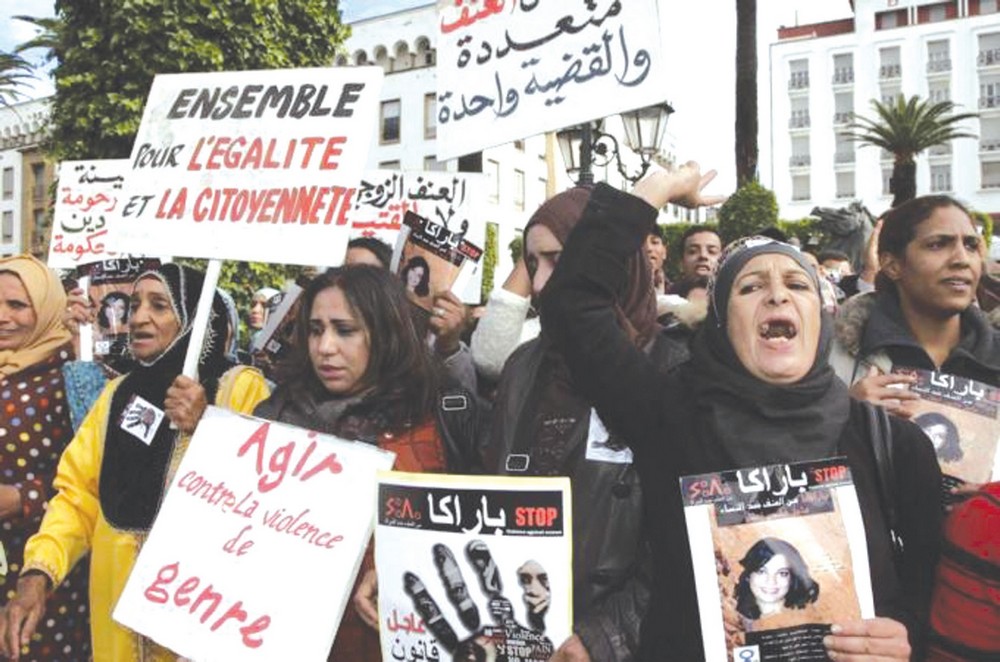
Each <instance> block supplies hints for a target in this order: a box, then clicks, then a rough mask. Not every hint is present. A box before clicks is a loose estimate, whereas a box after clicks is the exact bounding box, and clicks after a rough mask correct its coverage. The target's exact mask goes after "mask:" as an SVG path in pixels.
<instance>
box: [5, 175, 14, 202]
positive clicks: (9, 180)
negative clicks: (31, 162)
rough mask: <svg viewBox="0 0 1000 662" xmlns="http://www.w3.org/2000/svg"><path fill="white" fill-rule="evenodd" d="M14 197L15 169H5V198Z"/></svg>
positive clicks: (10, 198)
mask: <svg viewBox="0 0 1000 662" xmlns="http://www.w3.org/2000/svg"><path fill="white" fill-rule="evenodd" d="M13 198H14V169H13V168H4V169H3V199H4V200H12V199H13Z"/></svg>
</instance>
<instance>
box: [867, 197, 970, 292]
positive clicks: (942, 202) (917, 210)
mask: <svg viewBox="0 0 1000 662" xmlns="http://www.w3.org/2000/svg"><path fill="white" fill-rule="evenodd" d="M946 207H955V208H957V209H960V210H961V211H962V212H963V213H964V214H965V215H966V216H968V217H969V218H970V219H971V218H972V214H970V213H969V210H968V209H967V208H966V207H965V205H963V204H962V203H961V202H959V201H958V200H956V199H955V198H953V197H951V196H950V195H922V196H920V197H919V198H913V199H912V200H907V201H906V202H904V203H903V204H901V205H899V206H898V207H894V208H892V209H890V210H889V211H887V212H886V213H885V214H884V215H883V216H882V231H881V232H880V233H879V236H878V254H879V255H883V254H885V253H890V254H891V255H895V256H896V257H897V258H900V259H902V258H903V255H904V254H905V253H906V247H907V245H909V243H910V242H911V241H913V238H914V237H916V236H917V226H919V225H920V224H921V223H923V222H924V221H926V220H927V219H928V218H930V217H931V215H932V214H933V213H934V212H935V211H937V210H938V209H943V208H946ZM875 285H876V286H877V288H878V289H880V290H883V291H895V284H894V283H893V282H892V281H891V280H890V279H889V278H888V277H887V276H886V275H885V274H883V273H882V272H879V274H878V276H876V280H875Z"/></svg>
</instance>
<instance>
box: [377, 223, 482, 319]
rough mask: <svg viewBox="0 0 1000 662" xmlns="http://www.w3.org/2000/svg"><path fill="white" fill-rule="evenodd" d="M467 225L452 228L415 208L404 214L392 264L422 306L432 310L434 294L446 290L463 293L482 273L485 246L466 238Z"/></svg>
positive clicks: (407, 288)
mask: <svg viewBox="0 0 1000 662" xmlns="http://www.w3.org/2000/svg"><path fill="white" fill-rule="evenodd" d="M467 228H468V225H464V226H462V227H461V228H459V229H456V230H449V229H448V228H446V227H445V226H444V225H442V224H441V223H439V222H437V221H435V220H434V219H432V218H424V217H423V216H420V215H418V214H414V213H413V212H411V211H408V212H406V215H405V216H404V217H403V229H402V231H401V232H400V235H399V238H398V240H397V242H396V250H395V252H394V253H393V256H392V265H391V268H392V269H393V270H394V271H395V272H396V274H397V275H399V277H400V279H402V281H403V285H404V286H405V287H406V293H407V295H408V296H409V297H410V299H411V300H412V301H413V302H414V303H416V304H417V305H418V306H420V307H421V308H423V309H425V310H428V311H430V310H432V309H433V307H434V297H436V296H438V295H439V294H442V293H443V292H453V293H455V295H456V296H459V297H461V296H462V294H463V293H465V292H467V291H468V285H469V283H470V282H471V281H472V279H473V277H475V276H476V274H478V273H479V263H480V260H481V259H482V257H483V249H482V248H481V247H480V246H476V245H475V244H473V243H472V242H471V241H469V240H468V239H466V238H465V230H466V229H467ZM478 300H479V297H478V296H477V297H476V298H475V301H478Z"/></svg>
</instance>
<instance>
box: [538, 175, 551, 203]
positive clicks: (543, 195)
mask: <svg viewBox="0 0 1000 662" xmlns="http://www.w3.org/2000/svg"><path fill="white" fill-rule="evenodd" d="M548 199H549V180H548V179H546V178H545V177H539V178H538V204H542V203H543V202H545V201H546V200H548Z"/></svg>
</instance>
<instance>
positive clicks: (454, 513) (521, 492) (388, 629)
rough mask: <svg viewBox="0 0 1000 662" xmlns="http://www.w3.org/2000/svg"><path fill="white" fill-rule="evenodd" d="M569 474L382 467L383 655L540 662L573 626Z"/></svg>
mask: <svg viewBox="0 0 1000 662" xmlns="http://www.w3.org/2000/svg"><path fill="white" fill-rule="evenodd" d="M570 503H571V502H570V483H569V479H568V478H512V477H504V476H486V477H484V476H450V475H441V474H410V473H399V472H381V473H380V475H379V486H378V521H377V523H376V527H375V567H376V568H377V571H378V601H379V602H378V607H379V634H380V637H381V642H382V659H383V660H386V661H389V660H405V661H406V662H414V661H416V660H428V661H437V660H441V661H447V662H451V661H453V660H454V661H455V662H457V661H458V660H469V659H475V660H496V661H497V662H544V661H547V660H548V659H549V658H550V657H551V656H552V654H553V653H554V652H555V650H556V649H557V648H558V647H559V645H560V644H562V643H563V641H565V640H566V639H567V638H569V637H570V635H572V633H573V630H572V627H573V618H572V608H573V572H572V567H573V564H572V530H573V529H572V521H571V513H570Z"/></svg>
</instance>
